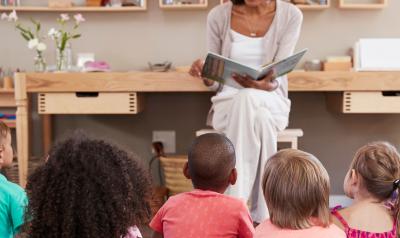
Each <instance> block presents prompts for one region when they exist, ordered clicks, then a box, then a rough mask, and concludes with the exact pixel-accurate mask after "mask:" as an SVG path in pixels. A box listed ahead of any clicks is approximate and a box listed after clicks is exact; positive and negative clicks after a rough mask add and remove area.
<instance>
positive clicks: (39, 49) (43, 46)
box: [36, 42, 47, 51]
mask: <svg viewBox="0 0 400 238" xmlns="http://www.w3.org/2000/svg"><path fill="white" fill-rule="evenodd" d="M46 49H47V46H46V44H45V43H43V42H40V43H39V44H38V45H37V46H36V50H37V51H45V50H46Z"/></svg>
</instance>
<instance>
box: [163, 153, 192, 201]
mask: <svg viewBox="0 0 400 238" xmlns="http://www.w3.org/2000/svg"><path fill="white" fill-rule="evenodd" d="M186 162H187V157H186V156H175V157H161V158H160V163H161V167H162V168H163V172H164V181H165V187H167V189H168V194H169V196H172V195H175V194H178V193H182V192H188V191H191V190H193V185H192V182H191V181H190V180H189V179H187V178H186V177H185V175H184V174H183V167H184V166H185V163H186Z"/></svg>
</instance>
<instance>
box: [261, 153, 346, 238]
mask: <svg viewBox="0 0 400 238" xmlns="http://www.w3.org/2000/svg"><path fill="white" fill-rule="evenodd" d="M262 186H263V190H264V196H265V200H266V202H267V206H268V210H269V214H270V219H269V220H266V221H264V222H263V223H261V224H260V225H259V226H258V227H257V228H256V232H255V235H254V237H255V238H264V237H266V238H289V237H290V238H321V237H323V238H345V237H346V236H345V234H344V232H343V231H341V230H340V229H339V228H338V227H337V226H336V225H334V224H331V223H330V219H329V205H328V203H329V188H330V186H329V176H328V173H327V172H326V170H325V168H324V167H323V166H322V164H321V163H320V162H319V161H318V159H317V158H315V157H314V156H313V155H311V154H309V153H306V152H303V151H300V150H293V149H286V150H281V151H279V152H278V153H276V154H275V155H273V156H272V157H271V158H270V159H269V160H268V161H267V163H266V165H265V170H264V177H263V181H262Z"/></svg>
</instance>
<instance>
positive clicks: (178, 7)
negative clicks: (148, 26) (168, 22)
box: [160, 0, 208, 10]
mask: <svg viewBox="0 0 400 238" xmlns="http://www.w3.org/2000/svg"><path fill="white" fill-rule="evenodd" d="M164 1H165V0H160V8H161V9H165V10H191V9H193V10H196V9H198V10H201V9H207V7H208V0H204V3H194V4H164Z"/></svg>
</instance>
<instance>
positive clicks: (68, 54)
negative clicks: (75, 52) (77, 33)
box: [56, 42, 72, 71]
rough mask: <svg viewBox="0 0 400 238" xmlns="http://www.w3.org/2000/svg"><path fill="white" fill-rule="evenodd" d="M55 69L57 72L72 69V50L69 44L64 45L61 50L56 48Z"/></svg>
mask: <svg viewBox="0 0 400 238" xmlns="http://www.w3.org/2000/svg"><path fill="white" fill-rule="evenodd" d="M56 67H57V71H68V70H70V69H71V68H72V50H71V44H70V43H69V42H67V43H66V45H65V48H64V49H63V50H61V46H59V47H57V49H56Z"/></svg>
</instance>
